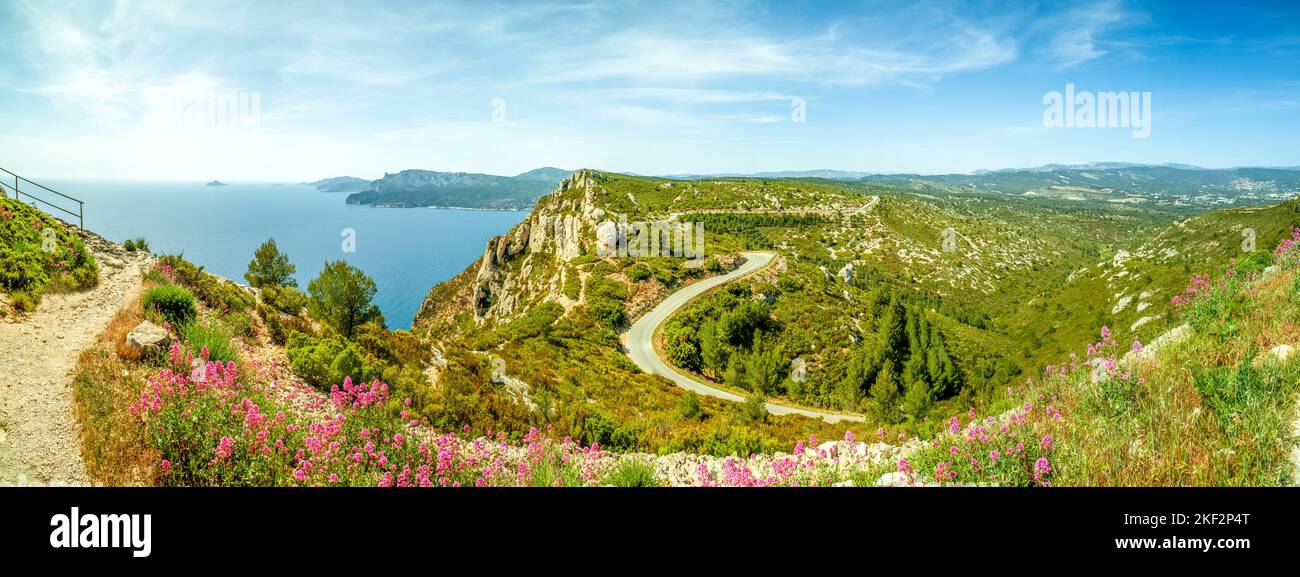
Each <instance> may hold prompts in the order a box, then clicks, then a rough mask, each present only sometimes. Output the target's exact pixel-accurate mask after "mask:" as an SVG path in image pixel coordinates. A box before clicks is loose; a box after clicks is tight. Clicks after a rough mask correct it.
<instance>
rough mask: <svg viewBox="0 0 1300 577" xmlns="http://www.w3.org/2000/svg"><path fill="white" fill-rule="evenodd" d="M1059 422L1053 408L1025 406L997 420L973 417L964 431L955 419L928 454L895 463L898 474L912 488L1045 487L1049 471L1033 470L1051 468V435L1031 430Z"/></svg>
mask: <svg viewBox="0 0 1300 577" xmlns="http://www.w3.org/2000/svg"><path fill="white" fill-rule="evenodd" d="M967 416H970V413H967ZM1061 418H1062V417H1061V413H1060V410H1059V408H1057V407H1056V406H1054V405H1053V404H1047V405H1046V406H1044V407H1043V408H1038V407H1036V406H1035V404H1034V403H1033V402H1028V401H1026V402H1025V403H1023V404H1022V405H1021V406H1020V407H1018V408H1017V409H1015V410H1012V411H1010V412H1008V413H1005V414H1003V415H1002V416H1000V417H994V416H986V417H984V418H982V419H975V418H972V420H971V421H970V422H969V423H968V424H967V425H966V426H964V427H962V426H961V425H960V424H959V420H958V418H957V417H955V416H954V417H952V418H950V419H949V420H948V427H947V429H946V433H945V434H941V435H940V436H939V437H938V438H937V439H936V441H935V442H934V443H933V444H932V445H931V446H930V449H931V450H926V451H920V452H916V453H913V454H911V455H909V457H908V458H907V459H904V460H902V461H900V462H899V464H898V472H900V473H903V474H904V475H906V476H907V477H908V478H909V479H910V480H911V483H912V484H928V483H937V484H947V483H988V484H998V485H1047V484H1048V482H1049V478H1048V473H1049V472H1050V470H1048V471H1044V472H1043V473H1041V474H1036V473H1035V471H1036V470H1037V469H1036V467H1037V466H1038V465H1037V464H1038V463H1039V462H1040V461H1041V462H1044V463H1050V458H1051V457H1050V455H1051V453H1052V452H1053V451H1054V450H1055V449H1056V443H1055V441H1054V440H1053V438H1052V436H1051V435H1050V434H1040V433H1038V432H1036V431H1037V430H1038V429H1039V428H1040V427H1044V426H1046V425H1045V424H1043V423H1050V422H1053V421H1059V420H1061Z"/></svg>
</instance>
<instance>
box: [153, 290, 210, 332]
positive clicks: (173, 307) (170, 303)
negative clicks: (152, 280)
mask: <svg viewBox="0 0 1300 577" xmlns="http://www.w3.org/2000/svg"><path fill="white" fill-rule="evenodd" d="M141 304H143V305H144V309H145V310H146V311H154V312H156V313H158V314H159V315H161V316H162V318H163V320H165V321H167V322H169V323H171V324H172V325H173V326H176V327H180V326H183V325H187V324H189V323H190V322H191V321H193V320H194V317H195V316H196V315H197V314H198V309H196V308H195V306H194V295H193V293H191V292H190V291H189V290H187V289H186V288H185V287H181V286H177V285H171V284H168V285H159V286H156V287H153V288H151V289H149V290H148V291H147V292H145V293H144V300H143V301H141Z"/></svg>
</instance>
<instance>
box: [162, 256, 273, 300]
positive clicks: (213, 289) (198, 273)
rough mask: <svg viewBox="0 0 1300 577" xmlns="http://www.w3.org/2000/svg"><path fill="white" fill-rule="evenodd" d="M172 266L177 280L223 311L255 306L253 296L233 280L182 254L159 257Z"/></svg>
mask: <svg viewBox="0 0 1300 577" xmlns="http://www.w3.org/2000/svg"><path fill="white" fill-rule="evenodd" d="M159 261H160V262H162V263H163V264H165V265H168V266H170V267H171V268H172V273H173V274H175V275H176V282H178V283H180V284H182V285H185V286H186V287H188V288H189V289H190V290H192V291H194V295H195V296H197V297H198V298H199V299H201V300H202V301H203V302H204V303H207V305H208V306H210V307H213V308H215V309H219V310H222V311H229V310H243V309H246V308H249V307H251V306H253V304H254V302H253V297H252V295H250V294H248V293H247V292H246V291H244V289H242V288H240V287H239V285H236V284H235V283H233V282H230V281H228V280H225V279H221V278H217V277H215V276H212V275H211V274H208V273H207V272H204V270H203V267H201V266H195V265H194V263H191V262H189V261H187V260H185V258H184V257H182V256H180V255H164V256H163V257H162V258H160V259H159Z"/></svg>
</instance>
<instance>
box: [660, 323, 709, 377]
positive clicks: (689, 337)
mask: <svg viewBox="0 0 1300 577" xmlns="http://www.w3.org/2000/svg"><path fill="white" fill-rule="evenodd" d="M664 344H665V346H666V347H667V348H668V362H670V363H672V364H674V365H676V366H678V367H681V368H683V369H687V370H691V371H698V370H700V369H701V368H702V367H703V366H704V361H703V360H702V358H701V356H700V341H699V339H697V338H696V336H695V331H694V330H693V329H691V328H690V327H686V326H682V325H679V324H676V323H674V324H672V325H671V326H669V327H668V330H667V331H665V333H664Z"/></svg>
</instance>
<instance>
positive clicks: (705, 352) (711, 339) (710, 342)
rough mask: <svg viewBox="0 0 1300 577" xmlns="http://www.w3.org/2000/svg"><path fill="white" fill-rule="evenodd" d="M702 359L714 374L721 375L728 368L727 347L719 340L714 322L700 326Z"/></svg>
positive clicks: (706, 322)
mask: <svg viewBox="0 0 1300 577" xmlns="http://www.w3.org/2000/svg"><path fill="white" fill-rule="evenodd" d="M700 358H701V360H702V361H703V362H704V366H705V368H707V369H709V370H711V371H713V373H714V374H721V373H722V371H723V370H725V369H726V368H727V347H726V345H725V344H723V342H722V339H720V338H718V330H717V325H716V324H714V322H713V321H712V320H708V321H705V322H704V324H703V325H700Z"/></svg>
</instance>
